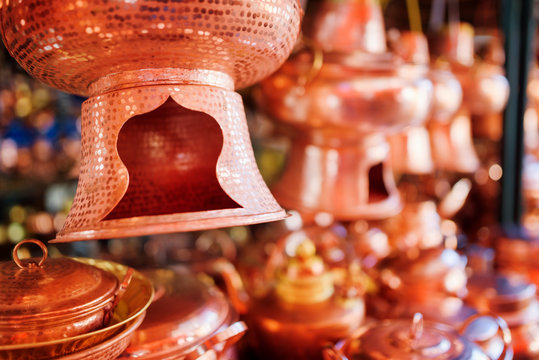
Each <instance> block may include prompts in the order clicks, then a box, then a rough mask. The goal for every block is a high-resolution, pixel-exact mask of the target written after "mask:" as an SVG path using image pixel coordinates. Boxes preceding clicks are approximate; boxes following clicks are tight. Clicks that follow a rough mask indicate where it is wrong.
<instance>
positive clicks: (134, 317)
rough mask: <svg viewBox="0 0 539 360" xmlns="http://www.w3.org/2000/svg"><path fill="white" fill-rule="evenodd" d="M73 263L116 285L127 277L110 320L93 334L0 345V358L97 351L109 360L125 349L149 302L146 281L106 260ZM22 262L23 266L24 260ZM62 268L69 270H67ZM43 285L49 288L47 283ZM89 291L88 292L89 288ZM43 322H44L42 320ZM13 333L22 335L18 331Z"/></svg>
mask: <svg viewBox="0 0 539 360" xmlns="http://www.w3.org/2000/svg"><path fill="white" fill-rule="evenodd" d="M51 260H62V259H50V260H47V261H46V262H45V263H44V264H46V263H47V262H49V261H51ZM63 260H65V259H63ZM68 260H69V259H68ZM30 261H33V260H30ZM73 261H76V262H78V263H81V264H86V266H88V267H93V268H97V269H100V270H101V271H104V272H106V273H108V274H112V275H113V276H114V277H115V278H116V279H117V282H118V283H120V282H122V281H123V280H124V279H125V278H126V275H128V274H131V275H130V276H131V281H130V283H129V286H128V287H127V288H126V289H124V290H125V292H124V293H123V296H122V297H121V299H120V300H119V302H118V304H117V306H116V307H115V308H114V311H113V312H112V313H111V316H110V319H109V320H108V321H107V323H106V324H105V325H104V326H101V327H100V328H98V329H96V330H94V331H90V332H86V333H83V334H79V335H74V336H65V337H60V338H54V339H49V340H45V341H39V342H31V343H11V344H7V345H0V359H2V360H4V359H5V360H45V359H52V358H54V359H56V358H59V357H61V356H74V357H75V356H81V355H80V354H85V352H86V350H88V351H91V352H92V353H93V352H94V351H98V352H97V353H98V354H100V356H103V358H104V359H107V360H108V359H110V360H112V359H114V358H115V357H116V356H117V354H118V352H117V351H119V352H122V351H123V349H124V348H125V347H126V346H127V344H128V342H129V338H130V336H131V335H130V334H131V333H132V331H133V330H134V327H135V326H138V324H139V323H140V320H141V319H142V318H143V317H144V314H145V310H146V308H147V307H148V306H149V304H150V302H151V300H152V297H153V288H152V286H151V283H150V281H149V280H148V279H147V278H146V277H144V276H143V275H142V274H140V273H139V272H138V271H132V269H130V268H128V267H126V266H124V265H120V264H116V263H113V262H110V261H104V260H95V259H86V258H74V259H73ZM24 262H25V263H26V261H24ZM66 269H69V267H67V268H66ZM39 270H40V269H39V268H37V269H34V271H39ZM21 271H22V270H21ZM63 276H64V277H65V276H67V277H69V276H70V275H69V274H66V273H64V274H63ZM46 285H47V286H49V285H50V284H46ZM52 286H53V287H54V284H53V285H52ZM76 286H77V284H76V281H74V282H73V283H72V284H69V285H67V286H66V285H65V284H64V286H63V287H67V288H70V287H71V288H74V287H76ZM89 288H90V289H91V288H92V286H90V287H89ZM83 292H84V289H83ZM58 293H59V294H61V293H62V290H60V291H58ZM53 295H56V294H51V295H50V296H51V297H52V296H53ZM51 303H54V298H53V300H51ZM73 311H75V310H73ZM68 314H69V312H67V313H66V314H65V315H66V317H67V315H68ZM44 320H46V318H45V319H44ZM42 325H43V326H42V328H43V329H46V328H47V324H43V321H42ZM28 326H30V324H28ZM126 332H128V333H126ZM17 334H19V335H23V333H22V332H21V333H17ZM17 334H15V335H17ZM121 334H123V335H121ZM12 335H13V333H12ZM105 343H107V344H108V345H107V346H106V349H104V348H103V346H104V345H103V344H105ZM99 349H100V350H99ZM118 349H119V350H118Z"/></svg>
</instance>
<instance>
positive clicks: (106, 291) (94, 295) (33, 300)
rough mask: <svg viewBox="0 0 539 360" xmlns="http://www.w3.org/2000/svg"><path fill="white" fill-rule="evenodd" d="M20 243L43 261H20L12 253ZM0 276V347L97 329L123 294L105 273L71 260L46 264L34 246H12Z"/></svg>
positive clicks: (2, 264) (105, 321) (15, 252)
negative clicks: (11, 256) (32, 249)
mask: <svg viewBox="0 0 539 360" xmlns="http://www.w3.org/2000/svg"><path fill="white" fill-rule="evenodd" d="M25 243H35V244H37V245H39V246H40V247H41V249H42V251H43V257H42V258H41V259H37V258H31V259H27V260H20V259H19V257H18V255H17V250H18V248H19V246H21V245H22V244H25ZM0 274H1V278H0V283H1V284H2V287H1V289H2V290H1V292H0V345H13V344H31V343H38V342H44V341H51V340H58V339H62V338H67V337H72V336H76V335H80V334H84V333H87V332H91V331H93V330H96V329H99V328H101V327H103V326H105V325H106V324H107V322H108V320H109V318H110V316H111V315H112V311H113V310H114V307H115V305H116V303H117V302H118V300H119V296H121V295H122V293H123V291H124V290H125V289H123V287H122V286H123V285H125V284H122V286H120V284H119V281H118V280H117V278H116V277H115V276H114V275H113V274H111V273H108V272H107V271H104V270H101V269H99V268H97V267H94V266H91V265H87V264H84V263H82V262H79V261H75V260H72V259H70V258H55V259H48V258H47V248H46V246H45V245H44V244H43V243H41V242H40V241H37V240H24V241H22V242H20V243H19V244H17V246H15V248H14V249H13V262H3V263H0ZM127 277H128V278H127V280H126V281H129V277H130V275H127ZM127 283H128V282H127Z"/></svg>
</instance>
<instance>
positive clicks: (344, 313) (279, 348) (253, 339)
mask: <svg viewBox="0 0 539 360" xmlns="http://www.w3.org/2000/svg"><path fill="white" fill-rule="evenodd" d="M295 234H296V235H297V234H298V233H295ZM285 239H287V240H289V241H284V240H285ZM274 251H275V252H281V251H282V252H283V253H284V254H283V253H281V255H284V256H275V254H272V256H270V260H269V262H268V263H267V264H266V268H265V269H263V270H262V271H264V272H265V275H262V276H263V279H264V281H260V277H256V276H254V274H253V273H248V274H244V276H243V279H244V281H245V283H246V285H249V284H250V286H248V287H247V288H248V289H249V297H250V298H249V301H248V303H247V304H246V306H245V308H246V309H247V315H246V322H247V324H248V326H249V339H250V344H251V346H252V348H253V350H254V351H255V352H256V354H257V358H260V359H276V358H279V359H290V360H292V359H294V360H313V359H321V358H322V355H321V349H322V346H323V345H324V344H325V343H326V342H327V341H336V340H338V339H340V338H344V337H346V336H348V335H349V334H351V333H352V331H354V330H355V329H357V328H358V327H359V326H360V324H361V322H362V321H363V318H364V313H365V307H364V302H363V297H362V293H363V289H361V284H359V281H356V280H357V278H356V277H355V275H359V274H358V273H357V272H355V271H354V270H358V269H357V268H354V267H352V268H350V269H349V271H348V272H347V278H346V279H345V280H344V281H343V280H342V279H338V276H336V274H335V273H333V272H332V271H331V270H330V268H329V267H328V265H327V264H326V263H325V261H324V260H323V259H322V258H321V257H320V256H318V255H317V250H316V246H315V245H314V243H313V242H312V241H311V240H309V239H306V238H305V237H298V236H295V237H294V236H291V237H288V238H284V239H281V240H280V241H279V242H278V244H277V245H276V247H275V250H274ZM276 259H277V260H276ZM236 298H238V296H236Z"/></svg>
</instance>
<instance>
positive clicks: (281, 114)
mask: <svg viewBox="0 0 539 360" xmlns="http://www.w3.org/2000/svg"><path fill="white" fill-rule="evenodd" d="M313 19H314V20H313V23H312V26H311V27H310V28H307V29H305V34H306V36H307V37H308V39H309V40H308V41H305V45H306V47H305V48H304V49H303V50H301V51H299V52H298V53H297V54H296V55H295V56H293V57H291V58H290V59H289V60H288V61H287V62H286V63H285V64H284V65H283V66H282V67H281V68H280V69H279V70H278V71H277V72H276V73H275V74H273V75H272V76H270V77H269V78H268V79H266V80H265V81H263V82H262V83H261V84H260V87H259V89H258V90H259V93H258V96H257V99H258V103H259V105H260V107H261V108H262V109H263V110H264V111H265V112H266V113H267V114H269V115H270V116H271V117H272V118H273V119H275V120H276V121H278V122H279V123H280V124H281V125H282V126H283V127H284V128H286V130H288V133H289V135H290V136H291V137H292V149H291V151H290V157H289V161H288V163H287V166H286V168H285V170H284V173H283V175H282V178H281V179H280V181H278V182H277V184H276V185H275V195H276V197H277V199H278V200H279V201H280V202H281V203H282V204H283V205H284V206H286V207H290V208H292V209H297V210H299V211H301V212H307V213H312V212H328V213H331V214H333V215H334V216H335V217H336V218H337V219H357V218H384V217H388V216H391V215H394V214H396V213H397V212H398V211H399V207H400V206H399V202H398V195H397V193H396V191H395V185H394V180H393V176H392V174H391V167H390V163H389V161H387V158H388V152H387V149H388V148H387V144H386V143H385V140H384V138H383V136H384V135H383V134H385V133H391V132H395V131H398V130H401V129H403V128H404V127H406V126H409V125H413V124H420V123H422V122H424V121H425V118H426V116H427V114H428V112H429V109H430V102H431V97H432V83H431V82H430V81H429V80H428V79H427V78H426V77H425V75H424V74H422V73H418V74H415V73H409V72H407V71H406V69H404V68H403V67H401V66H400V62H399V60H398V59H396V58H395V57H394V56H392V55H391V54H390V53H388V52H387V51H386V46H385V32H384V25H383V17H382V12H381V8H380V4H378V2H376V1H370V0H365V1H339V2H332V1H324V2H322V3H321V4H320V6H319V7H318V9H317V10H316V12H315V14H314V17H313ZM343 189H346V191H344V190H343Z"/></svg>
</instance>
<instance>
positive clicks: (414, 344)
mask: <svg viewBox="0 0 539 360" xmlns="http://www.w3.org/2000/svg"><path fill="white" fill-rule="evenodd" d="M343 350H344V353H345V354H346V355H347V356H349V358H353V359H356V358H362V359H363V358H364V359H402V360H405V359H410V360H412V359H470V358H472V355H473V354H474V353H476V352H477V351H476V350H475V348H474V345H472V344H471V343H470V342H469V341H467V340H465V339H464V338H463V337H462V336H460V335H459V334H458V333H457V332H456V331H455V330H453V329H452V328H451V327H449V326H446V325H443V324H439V323H434V322H429V321H424V320H423V315H421V314H420V313H416V314H415V315H414V318H413V321H412V322H410V321H409V320H386V321H383V322H381V323H379V324H377V325H374V326H371V327H369V328H367V329H366V330H364V331H363V332H362V333H361V334H359V336H357V335H356V336H354V337H353V340H352V341H350V342H349V343H348V344H347V345H346V347H345V348H344V349H343Z"/></svg>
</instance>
